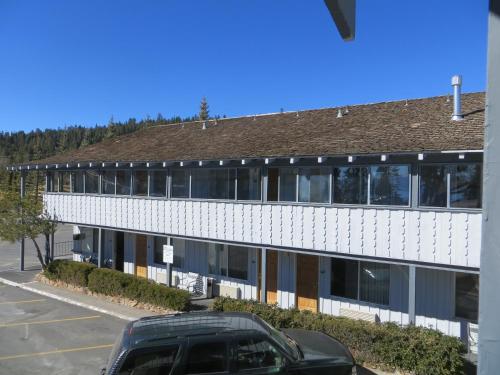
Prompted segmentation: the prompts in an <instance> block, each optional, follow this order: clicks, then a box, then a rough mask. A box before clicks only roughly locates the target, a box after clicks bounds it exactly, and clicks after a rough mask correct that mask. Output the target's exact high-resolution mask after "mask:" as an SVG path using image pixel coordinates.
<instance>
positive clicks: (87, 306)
mask: <svg viewBox="0 0 500 375" xmlns="http://www.w3.org/2000/svg"><path fill="white" fill-rule="evenodd" d="M0 283H3V284H5V285H9V286H13V287H16V288H20V289H24V290H27V291H28V292H32V293H36V294H39V295H41V296H45V297H48V298H51V299H55V300H58V301H61V302H66V303H69V304H70V305H75V306H79V307H83V308H85V309H88V310H92V311H96V312H100V313H102V314H106V315H110V316H113V317H115V318H118V319H122V320H127V321H133V320H137V319H138V318H135V317H131V316H127V315H124V314H120V313H117V312H114V311H111V310H107V309H102V308H100V307H97V306H93V305H90V304H87V303H83V302H79V301H75V300H74V299H71V298H67V297H61V296H58V295H57V294H54V293H49V292H45V291H43V290H38V289H36V288H32V287H30V286H27V285H24V284H21V283H16V282H15V281H11V280H8V279H4V278H2V277H0Z"/></svg>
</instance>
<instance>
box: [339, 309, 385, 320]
mask: <svg viewBox="0 0 500 375" xmlns="http://www.w3.org/2000/svg"><path fill="white" fill-rule="evenodd" d="M339 315H340V316H343V317H345V318H350V319H356V320H364V321H366V322H370V323H380V318H379V317H378V315H377V314H374V313H369V312H364V311H359V310H352V309H346V308H344V307H341V308H340V314H339Z"/></svg>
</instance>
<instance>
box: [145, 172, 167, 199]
mask: <svg viewBox="0 0 500 375" xmlns="http://www.w3.org/2000/svg"><path fill="white" fill-rule="evenodd" d="M149 173H150V176H149V195H150V196H152V197H165V196H166V195H167V171H151V172H149Z"/></svg>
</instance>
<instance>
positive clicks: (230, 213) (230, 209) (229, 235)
mask: <svg viewBox="0 0 500 375" xmlns="http://www.w3.org/2000/svg"><path fill="white" fill-rule="evenodd" d="M224 208H225V210H226V240H229V241H233V240H234V237H235V235H234V234H235V232H234V215H235V213H234V209H235V207H234V205H233V204H230V203H224Z"/></svg>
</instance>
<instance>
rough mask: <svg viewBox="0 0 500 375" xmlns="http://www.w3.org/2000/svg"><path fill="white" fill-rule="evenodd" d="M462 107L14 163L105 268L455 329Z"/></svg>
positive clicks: (469, 124) (253, 123)
mask: <svg viewBox="0 0 500 375" xmlns="http://www.w3.org/2000/svg"><path fill="white" fill-rule="evenodd" d="M461 104H462V106H463V110H462V111H461V112H462V114H463V115H462V116H458V117H459V118H458V119H459V120H460V121H453V120H451V115H452V112H453V110H454V109H453V100H450V99H449V98H447V97H432V98H426V99H417V100H408V101H396V102H387V103H378V104H369V105H356V106H350V107H348V108H327V109H319V110H309V111H300V112H285V113H277V114H268V115H257V116H248V117H240V118H231V119H218V120H209V121H199V122H191V123H180V124H175V125H165V126H153V127H149V128H146V129H143V130H140V131H137V132H135V133H132V134H129V135H124V136H120V137H117V138H113V139H109V140H106V141H103V142H101V143H98V144H95V145H91V146H88V147H84V148H82V149H79V150H77V151H71V152H67V153H64V154H60V155H57V156H54V157H51V158H48V159H46V160H42V161H37V162H31V163H30V164H29V165H27V164H26V165H22V166H17V167H16V168H17V169H18V170H19V169H21V170H23V171H27V170H28V169H29V170H44V171H46V175H47V180H46V181H47V184H46V193H45V194H44V202H45V207H46V209H47V210H48V212H50V213H51V214H53V215H55V216H56V217H57V220H58V221H60V222H64V223H69V224H73V225H74V226H75V227H74V228H75V231H74V233H75V251H76V252H77V253H83V254H84V255H86V254H87V255H88V254H90V253H92V252H94V253H96V254H97V253H99V254H100V256H99V257H100V264H101V265H105V264H109V265H110V266H111V267H113V268H116V269H118V270H121V271H123V272H126V273H130V274H135V275H137V276H139V277H145V278H149V279H152V280H155V281H157V282H162V283H169V282H171V283H172V284H175V285H178V286H180V287H183V286H184V285H185V284H184V283H183V279H184V278H186V277H187V275H188V274H189V275H193V274H196V277H197V283H198V287H199V288H201V289H202V290H203V291H205V292H206V289H207V283H208V280H209V279H211V280H214V281H213V282H215V283H216V285H217V288H215V289H216V291H217V293H220V294H225V295H230V296H236V297H239V298H245V299H260V300H262V301H266V302H268V303H277V304H278V305H279V306H282V307H285V308H288V307H292V306H295V307H297V308H299V309H308V310H312V311H318V312H322V313H327V314H334V315H348V316H356V314H359V315H358V316H359V317H362V318H370V319H371V318H373V319H375V320H380V321H393V322H396V323H399V324H408V323H410V322H413V323H415V324H417V325H423V326H427V327H433V328H436V329H438V330H440V331H442V332H444V333H447V334H450V335H455V336H460V337H462V338H465V337H466V336H467V330H468V326H469V323H474V322H475V321H476V320H477V309H478V283H479V280H478V274H479V252H480V232H481V179H482V178H481V174H482V149H483V122H484V94H483V93H473V94H464V95H463V96H462V97H461ZM460 117H461V118H460ZM167 243H170V244H173V247H174V263H173V267H172V272H171V274H170V275H169V277H168V279H169V280H167V271H166V270H167V267H166V265H165V264H164V263H163V262H162V260H163V258H162V256H163V245H164V244H167ZM75 259H80V256H77V255H75ZM107 260H112V262H107Z"/></svg>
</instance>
